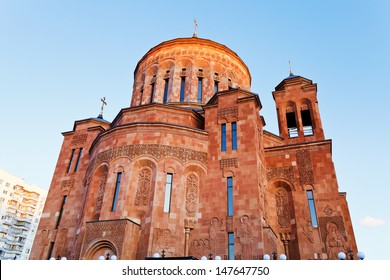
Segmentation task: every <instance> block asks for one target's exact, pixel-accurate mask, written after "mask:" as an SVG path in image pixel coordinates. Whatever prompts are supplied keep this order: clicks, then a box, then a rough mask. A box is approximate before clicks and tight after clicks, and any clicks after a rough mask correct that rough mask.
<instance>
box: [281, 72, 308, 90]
mask: <svg viewBox="0 0 390 280" xmlns="http://www.w3.org/2000/svg"><path fill="white" fill-rule="evenodd" d="M294 84H302V86H304V85H313V81H312V80H309V79H307V78H305V77H302V76H299V75H294V74H293V73H290V75H289V76H288V77H287V78H285V79H283V81H281V82H280V83H279V84H278V85H277V86H276V87H275V91H280V90H285V88H286V87H287V86H289V85H294Z"/></svg>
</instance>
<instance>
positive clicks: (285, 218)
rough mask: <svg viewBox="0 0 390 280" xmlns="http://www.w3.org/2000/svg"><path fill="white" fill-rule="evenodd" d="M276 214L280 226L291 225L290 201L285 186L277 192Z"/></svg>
mask: <svg viewBox="0 0 390 280" xmlns="http://www.w3.org/2000/svg"><path fill="white" fill-rule="evenodd" d="M275 200H276V214H277V216H278V222H279V225H280V227H282V228H287V227H288V226H289V221H290V215H289V201H288V193H287V191H286V189H285V188H278V189H277V191H276V194H275Z"/></svg>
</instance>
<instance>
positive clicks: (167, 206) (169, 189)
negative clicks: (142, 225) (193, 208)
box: [164, 173, 173, 213]
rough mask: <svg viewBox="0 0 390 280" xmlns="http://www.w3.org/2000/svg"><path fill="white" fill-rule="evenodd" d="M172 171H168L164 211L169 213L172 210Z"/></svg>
mask: <svg viewBox="0 0 390 280" xmlns="http://www.w3.org/2000/svg"><path fill="white" fill-rule="evenodd" d="M172 177H173V174H172V173H167V177H166V181H165V199H164V212H165V213H169V212H170V210H171V195H172Z"/></svg>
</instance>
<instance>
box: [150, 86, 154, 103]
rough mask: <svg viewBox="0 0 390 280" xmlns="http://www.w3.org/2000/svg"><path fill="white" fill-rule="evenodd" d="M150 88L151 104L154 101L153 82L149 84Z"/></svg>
mask: <svg viewBox="0 0 390 280" xmlns="http://www.w3.org/2000/svg"><path fill="white" fill-rule="evenodd" d="M150 86H151V87H152V88H151V91H150V103H153V101H154V89H155V82H154V83H151V84H150Z"/></svg>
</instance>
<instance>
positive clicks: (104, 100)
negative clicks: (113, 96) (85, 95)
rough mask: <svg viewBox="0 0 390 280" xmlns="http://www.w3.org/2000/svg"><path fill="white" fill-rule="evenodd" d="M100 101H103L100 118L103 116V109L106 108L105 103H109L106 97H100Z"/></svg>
mask: <svg viewBox="0 0 390 280" xmlns="http://www.w3.org/2000/svg"><path fill="white" fill-rule="evenodd" d="M100 101H101V102H102V106H101V107H100V114H99V116H98V118H99V119H102V118H103V110H104V105H107V102H106V98H105V97H103V98H100Z"/></svg>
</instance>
